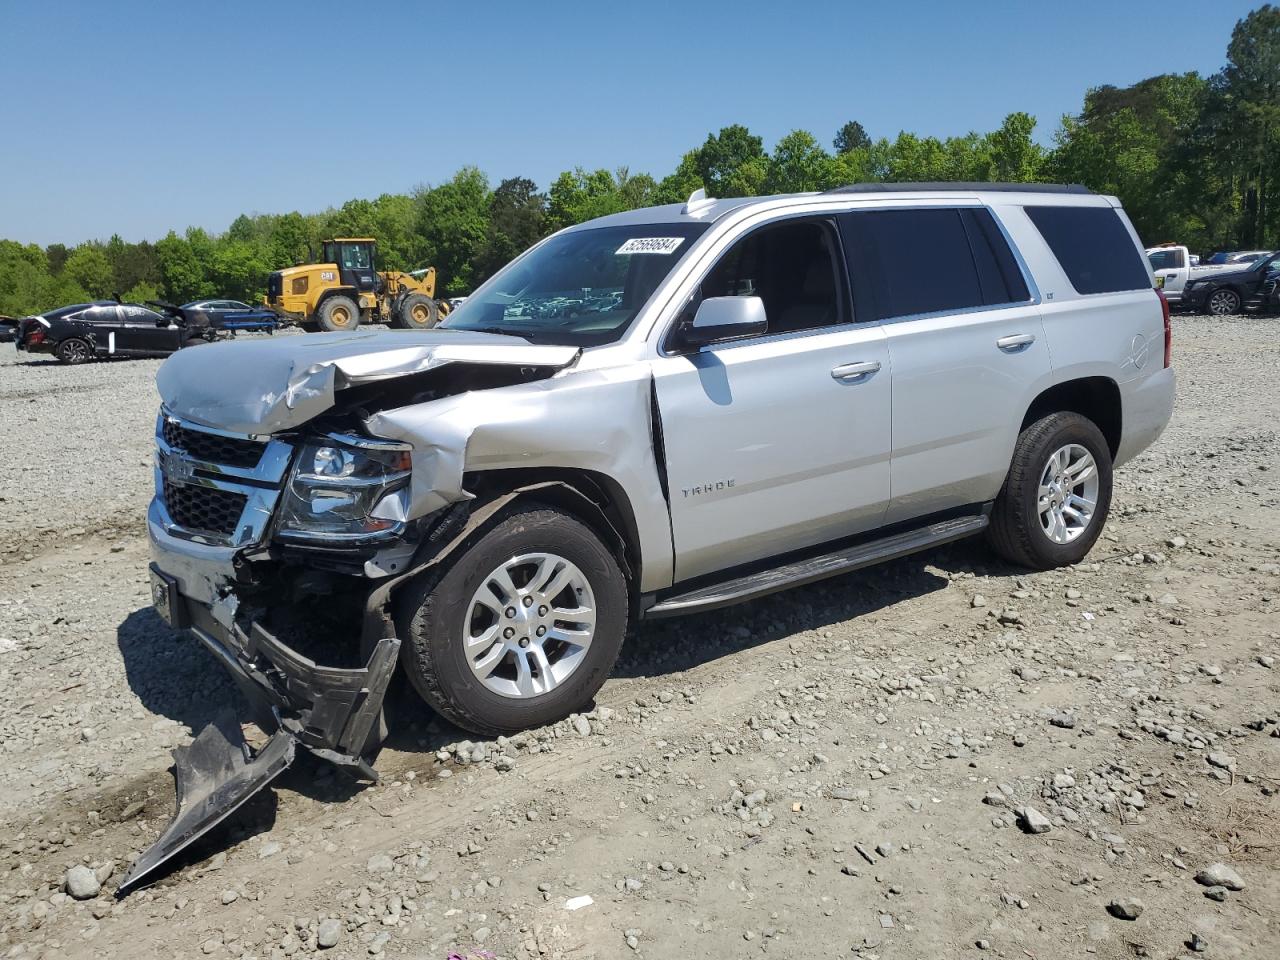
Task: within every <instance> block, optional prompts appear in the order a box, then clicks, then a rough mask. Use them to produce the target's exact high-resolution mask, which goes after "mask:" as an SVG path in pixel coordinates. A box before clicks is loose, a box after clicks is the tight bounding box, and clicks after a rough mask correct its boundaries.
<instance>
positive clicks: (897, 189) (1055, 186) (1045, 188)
mask: <svg viewBox="0 0 1280 960" xmlns="http://www.w3.org/2000/svg"><path fill="white" fill-rule="evenodd" d="M936 190H983V191H986V192H988V193H1087V194H1092V193H1093V191H1092V190H1090V189H1089V188H1088V187H1086V186H1083V185H1082V184H1079V183H983V182H981V181H976V180H957V181H955V182H954V183H953V182H948V181H941V182H939V181H934V182H931V183H851V184H849V185H848V186H847V187H832V188H831V189H830V190H824V191H823V192H824V193H916V192H921V193H928V192H932V191H936Z"/></svg>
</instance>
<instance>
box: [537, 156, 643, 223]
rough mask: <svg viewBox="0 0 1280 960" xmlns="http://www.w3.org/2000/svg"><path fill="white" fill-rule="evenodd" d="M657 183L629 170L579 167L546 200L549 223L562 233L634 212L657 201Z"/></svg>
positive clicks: (560, 180)
mask: <svg viewBox="0 0 1280 960" xmlns="http://www.w3.org/2000/svg"><path fill="white" fill-rule="evenodd" d="M656 193H657V184H656V183H654V182H653V178H652V177H650V176H649V175H648V174H635V175H633V174H632V173H631V172H630V171H629V170H628V169H627V168H626V167H622V168H621V169H619V170H618V171H617V172H615V173H610V172H609V171H608V170H593V171H591V172H589V173H588V172H587V171H586V170H584V169H582V167H578V168H577V169H575V170H573V171H568V170H566V171H565V172H564V173H562V174H560V176H558V177H557V178H556V180H555V182H554V183H553V184H551V190H550V192H549V193H548V197H547V221H548V225H549V226H550V228H551V229H552V230H553V231H554V230H561V229H563V228H564V227H568V226H572V225H573V224H575V223H583V222H584V221H586V220H593V219H595V218H596V217H603V216H607V215H608V214H610V213H621V212H622V211H623V210H634V209H636V208H637V207H645V206H648V205H649V204H651V203H653V202H654V197H655V195H656Z"/></svg>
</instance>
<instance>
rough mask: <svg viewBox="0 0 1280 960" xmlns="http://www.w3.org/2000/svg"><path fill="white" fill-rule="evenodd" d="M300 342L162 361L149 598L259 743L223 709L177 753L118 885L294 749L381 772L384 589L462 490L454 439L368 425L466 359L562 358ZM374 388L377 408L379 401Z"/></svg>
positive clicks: (554, 352)
mask: <svg viewBox="0 0 1280 960" xmlns="http://www.w3.org/2000/svg"><path fill="white" fill-rule="evenodd" d="M374 336H377V335H374ZM384 337H385V335H384ZM299 339H300V338H299ZM305 339H306V340H307V341H308V343H304V344H302V345H300V346H299V347H298V348H296V350H295V353H296V354H298V355H300V357H301V359H299V357H298V356H293V357H291V355H290V354H289V353H287V352H286V351H282V350H280V349H279V347H278V344H280V341H276V342H274V343H261V344H252V345H250V344H245V345H243V346H246V347H251V349H249V350H237V352H236V353H234V354H233V353H231V352H230V351H229V350H228V351H226V352H225V357H224V358H223V359H224V360H225V362H224V363H222V364H218V363H210V362H209V361H210V360H211V359H213V357H212V356H211V355H212V353H213V351H214V350H218V349H222V348H221V347H214V348H210V351H209V352H208V353H207V354H206V356H205V357H204V358H203V359H204V362H203V363H202V364H199V365H197V364H194V363H191V362H189V361H186V360H185V359H184V358H183V356H182V354H176V355H175V356H174V358H172V359H171V360H170V361H169V362H168V363H166V365H165V366H164V367H162V369H161V374H160V376H159V377H158V385H159V387H160V392H161V396H162V400H163V403H164V406H163V407H162V410H161V414H160V416H159V418H158V420H157V424H156V468H155V483H156V485H155V497H154V499H153V500H152V503H151V506H150V509H149V511H148V532H149V536H150V540H151V546H152V564H151V584H152V598H153V603H154V606H155V608H156V610H157V612H158V613H159V614H160V615H161V616H162V617H163V619H165V620H166V621H167V622H168V623H169V624H170V625H171V626H173V627H174V628H177V629H183V630H187V631H189V632H190V633H191V634H192V635H194V636H195V637H196V638H197V639H198V640H199V641H200V642H201V643H202V644H203V645H204V647H205V648H206V649H207V650H209V651H210V652H211V653H212V654H213V655H214V656H215V657H216V658H217V659H218V660H219V662H221V663H222V664H223V666H224V667H225V668H226V669H227V671H228V673H229V674H230V675H231V677H232V678H234V680H235V682H236V684H237V686H238V687H239V689H240V690H241V691H242V693H243V695H244V698H245V699H246V701H247V702H248V703H249V705H250V708H251V711H252V720H253V721H254V722H255V723H256V724H257V725H258V726H259V727H260V728H262V730H263V731H264V732H265V733H267V734H269V735H270V738H269V739H268V740H267V742H266V743H265V745H263V746H261V747H259V748H258V749H256V750H255V749H252V748H250V747H249V746H248V744H246V742H245V740H244V737H243V736H242V735H241V733H240V728H239V724H238V723H237V722H236V721H235V720H234V718H231V717H228V716H221V717H219V719H218V720H217V721H215V722H214V723H213V724H210V726H209V727H207V728H206V729H205V730H203V731H201V732H200V734H198V735H197V737H196V738H195V740H194V741H193V742H192V743H191V745H190V746H188V747H183V748H179V749H177V750H175V751H174V759H175V767H176V775H177V788H178V805H177V812H176V814H175V817H174V820H173V822H172V823H171V824H170V825H169V827H168V828H167V829H166V830H165V831H164V833H163V834H162V836H161V837H160V838H159V839H158V840H157V841H156V843H155V844H153V845H152V847H151V848H149V849H148V850H147V851H145V852H144V853H143V854H142V856H141V857H140V858H139V859H138V860H137V862H135V863H134V864H133V866H132V867H131V869H130V870H129V872H128V874H127V875H126V876H125V878H124V880H123V882H122V883H121V885H120V888H119V892H121V893H123V892H125V891H127V890H128V889H131V888H134V887H136V886H138V885H140V884H141V883H144V882H145V881H146V880H147V878H148V877H152V876H154V874H155V872H156V871H157V869H158V868H159V867H161V866H162V865H163V864H164V863H165V862H166V861H168V860H170V859H171V858H172V857H174V856H175V855H177V854H178V853H180V852H181V851H182V850H184V849H185V848H187V847H189V846H190V845H191V844H192V843H193V842H195V841H196V840H197V839H198V838H199V837H200V836H202V835H203V834H205V833H206V832H208V831H209V830H210V829H212V828H213V827H214V826H216V825H217V824H218V823H220V822H221V821H222V820H224V819H225V818H226V817H227V816H229V815H230V814H231V813H232V812H233V811H235V810H236V809H237V808H238V807H240V806H241V805H242V804H243V803H244V802H245V801H246V800H248V799H249V797H251V796H252V795H253V794H254V793H256V792H257V791H259V790H261V789H262V788H263V787H265V786H266V785H267V784H268V783H269V782H270V781H271V780H272V779H274V778H275V777H277V776H278V775H279V774H280V773H282V772H283V771H284V770H285V769H287V768H288V767H289V765H290V764H291V763H292V762H293V760H294V758H295V756H296V751H297V748H298V747H302V748H304V749H306V750H308V751H310V752H311V753H312V754H314V755H315V756H318V757H320V758H322V759H324V760H327V761H330V762H332V763H334V764H337V765H338V766H339V767H341V768H343V769H344V770H346V771H347V772H348V773H350V774H351V775H353V776H355V777H358V778H364V779H371V780H372V779H377V774H376V773H375V771H374V769H373V762H374V760H375V758H376V755H377V752H378V750H379V749H380V747H381V743H382V740H383V737H384V735H385V721H384V719H383V709H382V707H383V699H384V696H385V693H386V690H387V687H388V685H389V683H390V681H391V678H392V676H393V674H394V671H395V667H396V661H397V658H398V654H399V647H400V641H399V640H398V639H397V637H396V635H395V628H394V625H393V623H392V621H391V617H390V615H389V613H388V610H387V607H388V602H389V599H390V596H391V590H392V588H393V587H394V586H395V585H396V584H398V583H399V582H400V581H401V580H402V579H404V578H405V577H407V576H409V575H411V574H412V573H413V572H415V571H419V570H421V569H422V567H423V564H424V562H425V561H424V558H427V557H430V556H432V555H434V553H435V552H438V550H439V547H440V544H441V543H442V542H443V540H444V539H447V538H448V535H449V533H450V531H451V530H452V529H453V528H454V526H458V525H460V524H459V522H458V519H459V517H462V516H464V515H465V514H466V512H467V511H466V501H467V500H468V499H469V495H468V494H467V493H466V492H465V491H464V490H463V489H462V485H461V481H462V462H463V454H464V452H465V451H464V450H463V449H462V448H461V447H458V448H455V449H450V448H449V447H448V444H447V443H441V444H433V445H428V444H425V443H414V442H410V441H408V440H406V439H404V438H401V439H399V440H394V441H393V440H387V439H385V438H383V437H379V436H376V435H374V434H373V432H372V431H371V429H370V427H369V423H370V421H371V420H372V419H373V418H374V416H375V413H374V411H376V410H377V409H380V408H381V407H385V406H400V405H403V404H405V403H415V402H417V403H422V402H429V401H430V400H431V399H435V398H436V397H437V396H439V395H446V396H447V395H449V392H451V391H452V392H457V391H458V390H459V389H461V388H464V387H465V383H466V381H467V379H468V377H467V376H466V372H467V371H468V370H470V372H471V373H472V374H478V370H477V368H480V369H484V368H486V367H489V368H490V369H493V368H494V367H496V369H498V370H500V371H504V372H502V373H501V374H499V375H498V376H497V377H496V378H495V377H494V376H493V375H490V382H493V381H494V380H495V379H496V380H497V381H498V382H504V378H505V381H509V380H510V378H511V377H512V376H515V377H519V378H520V379H522V380H525V381H528V380H531V379H536V378H538V377H545V376H549V375H550V374H551V373H553V372H555V371H556V370H558V369H560V368H562V367H563V366H565V365H566V364H568V363H569V362H571V361H572V360H573V359H574V358H575V357H576V355H577V351H576V349H575V350H568V351H566V350H564V349H562V348H540V347H531V346H529V345H528V344H525V343H523V342H521V341H515V343H514V344H512V343H510V342H506V341H509V339H510V338H496V337H495V338H491V339H493V340H497V341H504V342H501V343H498V344H496V345H494V346H491V347H489V350H488V351H486V350H482V349H480V348H481V347H482V346H488V345H487V344H484V343H482V342H481V343H477V342H473V341H474V339H475V338H474V336H472V337H468V336H466V335H456V334H455V335H452V336H450V335H448V334H443V335H441V336H440V337H439V338H438V340H437V339H436V338H431V337H428V338H426V342H425V343H424V342H422V341H423V338H422V337H420V336H416V337H410V336H409V335H395V334H393V335H390V340H389V341H388V340H386V339H381V349H374V344H373V343H372V342H371V340H370V338H369V337H368V336H367V335H365V336H359V335H353V336H351V337H340V338H320V337H318V338H314V339H315V340H321V341H324V342H325V343H326V344H327V346H326V347H325V349H323V350H320V351H316V350H314V349H308V348H309V347H310V343H311V342H314V341H313V339H312V338H305ZM229 346H230V347H231V348H232V349H233V350H234V349H236V348H237V347H239V346H241V345H237V344H231V345H229ZM192 352H193V353H194V352H195V351H192ZM486 353H488V354H491V356H492V359H490V357H489V356H486ZM484 360H488V361H489V362H488V363H485V362H483V361H484ZM521 361H523V362H521ZM460 371H461V372H460ZM471 379H472V380H474V381H478V382H481V383H483V382H484V379H485V377H484V375H483V374H478V375H476V376H473V377H472V378H471ZM386 381H394V382H392V383H387V382H386ZM255 384H256V386H253V385H255ZM442 384H444V385H445V386H442ZM379 385H380V386H379ZM433 391H434V392H433ZM379 392H381V393H385V394H386V395H387V397H389V398H390V399H391V402H390V403H386V402H384V403H382V404H375V403H374V402H373V399H374V397H375V394H376V393H379ZM254 423H256V424H258V425H257V426H256V427H255V426H253V424H254ZM246 428H249V429H246ZM463 522H465V521H463Z"/></svg>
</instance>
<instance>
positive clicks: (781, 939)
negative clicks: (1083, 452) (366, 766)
mask: <svg viewBox="0 0 1280 960" xmlns="http://www.w3.org/2000/svg"><path fill="white" fill-rule="evenodd" d="M1278 330H1280V326H1278V325H1277V322H1276V321H1274V320H1257V319H1239V320H1213V319H1209V318H1179V319H1177V320H1175V364H1176V366H1177V367H1178V369H1179V376H1180V384H1179V391H1180V396H1179V402H1178V408H1177V412H1176V414H1175V419H1174V422H1173V424H1172V425H1171V426H1170V428H1169V430H1168V431H1167V432H1166V434H1165V436H1164V437H1163V438H1162V440H1161V441H1160V442H1159V443H1158V444H1157V445H1156V447H1154V448H1153V449H1152V450H1150V451H1148V452H1147V453H1146V454H1145V455H1144V456H1143V457H1142V458H1140V459H1139V460H1138V461H1137V462H1135V463H1133V464H1130V465H1128V466H1127V467H1126V468H1125V469H1123V470H1122V471H1120V472H1119V474H1118V482H1117V490H1116V498H1115V503H1114V505H1113V513H1112V518H1111V521H1110V524H1109V527H1108V532H1107V534H1106V536H1105V538H1104V539H1103V540H1102V541H1100V542H1099V544H1098V546H1097V547H1096V548H1095V550H1094V551H1093V554H1092V555H1091V557H1090V558H1089V562H1087V563H1085V564H1082V565H1080V566H1078V567H1075V568H1071V569H1067V570H1060V571H1054V572H1051V573H1043V574H1025V573H1020V572H1019V571H1016V570H1013V569H1010V568H1009V567H1007V566H1005V565H1003V564H1001V563H999V562H998V561H996V560H994V559H993V558H992V556H991V555H990V554H989V553H988V552H987V551H986V550H985V549H984V548H983V547H982V545H981V544H980V543H976V542H966V543H960V544H955V545H952V546H950V547H947V548H945V549H943V550H939V551H935V552H932V553H928V554H924V555H921V556H917V557H914V558H908V559H906V560H903V561H900V562H897V563H893V564H890V565H888V566H885V567H882V568H878V569H876V570H872V571H867V572H864V573H861V574H857V575H853V576H849V577H845V578H840V579H837V580H832V581H828V582H826V583H823V584H818V585H814V586H811V587H807V588H803V589H799V590H795V591H791V592H789V593H786V594H783V595H780V596H778V597H775V598H772V599H769V600H766V601H760V602H757V603H754V604H750V605H747V606H744V607H741V608H738V609H734V610H730V611H726V612H721V613H717V614H714V615H708V616H702V617H695V618H692V619H688V620H684V621H670V622H663V623H660V624H655V625H649V626H645V627H644V628H642V629H641V630H640V631H639V633H638V635H637V636H636V637H635V639H634V641H633V642H632V643H631V644H630V646H629V648H628V649H627V651H626V652H624V655H623V659H622V661H621V662H620V664H619V667H618V669H617V671H616V676H615V678H614V679H612V680H610V681H609V683H608V684H606V686H605V688H604V690H603V691H602V693H601V695H600V697H599V700H598V705H597V708H596V709H595V711H593V712H592V713H591V714H589V715H587V716H585V717H578V718H573V719H572V720H571V721H567V722H565V723H562V724H558V725H556V726H554V727H551V728H547V729H543V730H538V731H533V732H531V733H529V734H526V735H522V736H518V737H513V738H510V739H498V740H496V741H468V740H464V739H462V735H461V734H459V733H458V732H457V731H456V730H454V729H452V728H450V727H448V726H446V725H443V724H441V723H439V722H438V721H436V720H434V719H433V718H431V717H430V716H428V715H427V714H426V711H425V710H422V709H421V708H418V707H417V706H416V705H415V704H414V701H413V700H412V699H411V698H405V699H403V700H402V702H400V703H399V704H397V710H396V720H395V723H396V731H395V735H394V740H393V744H392V746H391V748H390V749H388V750H387V751H385V752H384V753H383V755H382V758H381V759H380V761H379V767H380V769H381V770H382V771H383V772H384V780H383V781H382V782H381V783H380V784H379V785H377V786H375V787H370V788H364V789H361V788H358V787H355V786H353V785H351V784H349V783H347V782H346V781H345V780H343V778H342V777H341V776H340V775H339V776H335V775H334V774H333V773H332V772H331V771H330V770H328V769H327V768H326V767H324V766H323V765H321V764H319V763H316V762H314V761H310V760H305V759H304V760H303V761H300V762H299V764H298V765H297V766H296V767H295V769H294V770H292V771H290V772H289V773H288V774H287V775H286V776H285V778H284V779H283V780H282V781H281V782H280V783H279V785H278V786H277V788H276V789H274V790H273V791H269V792H268V793H266V794H264V795H262V796H260V797H259V798H257V799H256V800H255V801H254V802H252V803H251V804H250V805H249V806H248V807H246V808H245V809H244V810H242V811H241V812H240V813H239V814H238V815H237V816H236V817H235V818H234V819H233V820H232V821H230V822H229V823H228V824H227V825H225V826H224V827H222V828H220V829H219V830H218V831H217V832H216V833H215V834H214V835H212V836H211V837H210V838H208V840H207V841H205V842H204V843H203V845H202V846H201V847H200V849H199V850H198V851H197V852H196V853H195V855H194V856H193V857H192V858H191V859H190V860H188V861H186V862H185V864H184V865H182V866H181V867H180V868H179V869H177V870H175V871H174V872H172V873H171V874H169V875H168V876H167V877H165V878H164V879H163V880H162V881H161V882H159V883H158V884H156V885H155V886H153V887H151V888H150V889H147V890H143V891H140V892H138V893H136V894H133V895H131V896H129V897H128V898H126V899H124V900H120V901H116V900H114V899H113V898H112V896H111V894H112V891H113V890H114V888H115V885H116V883H117V882H118V881H119V879H120V877H121V875H122V873H123V870H124V868H125V866H127V863H128V862H129V861H130V860H131V859H132V857H133V856H134V855H135V854H136V852H137V851H139V850H140V849H142V848H143V847H145V846H146V845H147V844H149V843H150V842H151V840H152V839H154V837H155V836H156V835H157V833H158V832H159V831H160V830H161V829H162V828H163V826H164V825H165V823H166V822H167V820H168V818H169V816H170V815H171V812H172V805H173V790H172V782H171V778H170V775H169V772H168V769H169V766H170V763H169V756H168V751H169V749H170V748H171V747H173V746H175V745H178V744H181V743H186V742H188V741H189V740H190V738H191V736H192V735H193V733H194V732H195V731H196V730H198V729H199V728H200V726H201V725H203V723H204V722H206V721H207V720H208V719H209V718H210V717H211V716H212V715H213V714H214V713H215V712H216V710H217V708H218V705H219V704H220V703H221V702H224V701H225V700H227V699H228V698H232V696H233V694H232V692H231V688H230V686H229V684H228V682H227V681H226V680H225V679H224V678H223V677H222V676H221V674H220V673H219V671H218V669H217V668H216V665H214V664H213V663H212V662H211V661H210V659H209V658H208V657H207V656H206V655H205V654H204V653H203V652H202V651H201V650H200V648H199V647H198V646H197V645H195V644H194V643H193V642H191V641H188V640H185V639H181V638H176V637H174V636H173V635H172V634H171V633H170V632H169V631H168V630H166V629H165V628H164V627H163V625H162V624H161V623H160V622H159V621H158V620H157V618H156V617H155V616H154V615H153V614H152V613H151V612H150V611H149V609H148V607H147V601H148V596H147V584H146V577H145V569H146V547H145V540H144V536H143V521H142V518H143V514H144V511H145V507H146V501H147V499H148V497H149V496H150V489H151V475H150V457H151V454H150V443H151V432H152V426H153V419H154V415H155V403H156V397H155V392H154V387H153V384H152V380H153V377H154V373H155V370H156V367H157V365H158V363H157V362H154V361H131V362H124V361H122V362H114V363H105V364H96V365H92V366H87V367H80V368H63V367H59V366H57V365H53V364H46V363H45V362H43V361H42V360H36V361H34V362H24V361H27V359H28V358H26V357H25V356H24V355H22V354H15V353H14V352H13V350H12V348H8V347H6V348H0V403H3V410H4V414H5V439H6V445H5V451H6V456H5V457H4V459H3V460H0V491H3V494H2V495H0V559H3V561H4V562H3V563H2V564H0V684H2V685H3V689H4V690H5V691H6V696H5V697H4V700H3V703H2V704H0V768H2V769H3V770H4V771H5V775H4V777H3V778H0V838H3V841H4V842H3V844H2V845H0V956H4V957H10V958H23V960H26V958H36V957H39V958H50V960H51V958H55V957H64V956H65V957H80V956H85V957H89V956H93V957H101V956H130V957H153V956H154V957H175V956H190V957H204V956H210V957H214V958H230V957H262V958H267V957H271V958H276V957H293V956H301V955H306V954H310V953H312V952H323V953H325V954H326V955H329V956H333V957H370V956H373V957H378V956H387V957H401V956H404V957H418V958H437V957H438V958H441V960H443V958H445V957H446V956H447V955H449V953H450V951H456V952H458V953H459V954H461V955H463V956H465V955H467V954H469V953H470V954H473V955H479V954H480V951H489V952H491V953H492V954H494V955H496V956H498V957H502V958H524V957H563V958H566V960H568V958H573V960H579V958H584V957H597V958H605V957H620V956H621V957H625V956H632V955H635V956H640V957H644V956H648V957H671V956H677V955H678V956H688V957H717V958H719V957H747V956H756V955H759V954H766V955H774V956H778V957H787V958H791V957H836V956H853V957H861V958H866V960H871V958H875V957H881V958H915V957H930V958H934V957H955V956H967V955H971V954H975V953H987V954H989V955H994V956H1005V957H1023V956H1027V957H1032V958H1057V957H1064V956H1080V955H1084V954H1086V953H1088V954H1092V955H1095V956H1099V957H1115V958H1120V957H1125V958H1128V957H1134V956H1150V957H1160V958H1165V957H1176V956H1184V955H1185V956H1193V955H1196V954H1197V953H1203V954H1204V955H1205V956H1209V957H1223V958H1225V957H1246V958H1262V957H1273V956H1275V945H1276V943H1277V942H1280V919H1278V917H1280V869H1277V868H1278V867H1280V840H1278V839H1277V838H1278V837H1280V800H1278V799H1277V794H1276V791H1277V789H1280V779H1278V778H1280V728H1278V726H1277V724H1278V723H1280V670H1278V669H1277V666H1276V663H1277V660H1280V618H1278V617H1277V616H1276V611H1275V604H1276V599H1275V597H1276V592H1277V585H1278V583H1280V494H1278V492H1277V484H1276V480H1275V474H1276V470H1277V469H1280V457H1278V456H1277V449H1278V445H1277V440H1278V436H1277V433H1278V431H1280V426H1278V425H1277V414H1278V413H1280V405H1278V404H1277V400H1276V388H1275V370H1276V369H1277V366H1280V346H1278V343H1280V340H1278V338H1277V336H1276V334H1277V331H1278ZM582 897H590V898H591V899H590V902H587V903H585V905H582V904H584V901H583V900H581V898H582Z"/></svg>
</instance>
